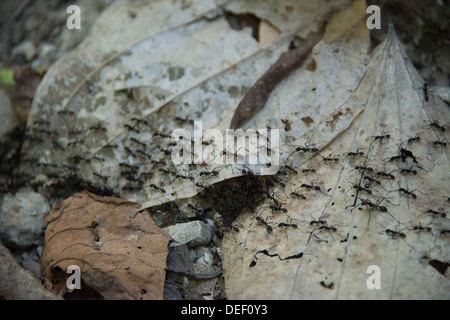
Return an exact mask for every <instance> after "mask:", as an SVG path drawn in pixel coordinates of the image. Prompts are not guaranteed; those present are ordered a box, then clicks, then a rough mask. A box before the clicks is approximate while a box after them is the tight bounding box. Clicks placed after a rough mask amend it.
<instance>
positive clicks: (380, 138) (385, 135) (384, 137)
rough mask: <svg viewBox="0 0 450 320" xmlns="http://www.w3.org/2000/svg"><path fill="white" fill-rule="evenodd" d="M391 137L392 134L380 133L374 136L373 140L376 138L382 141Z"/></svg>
mask: <svg viewBox="0 0 450 320" xmlns="http://www.w3.org/2000/svg"><path fill="white" fill-rule="evenodd" d="M390 137H391V135H390V134H383V135H380V136H375V137H374V138H373V140H374V141H376V140H380V141H382V140H383V139H389V138H390Z"/></svg>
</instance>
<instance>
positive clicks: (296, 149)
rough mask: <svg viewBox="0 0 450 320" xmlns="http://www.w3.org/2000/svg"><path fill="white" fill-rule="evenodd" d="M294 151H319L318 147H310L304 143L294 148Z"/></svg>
mask: <svg viewBox="0 0 450 320" xmlns="http://www.w3.org/2000/svg"><path fill="white" fill-rule="evenodd" d="M295 151H297V152H317V151H319V149H318V148H310V147H308V146H307V145H305V146H304V147H297V148H295Z"/></svg>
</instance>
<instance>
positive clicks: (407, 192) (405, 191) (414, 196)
mask: <svg viewBox="0 0 450 320" xmlns="http://www.w3.org/2000/svg"><path fill="white" fill-rule="evenodd" d="M398 191H399V192H403V193H404V194H406V195H408V196H411V197H413V198H414V199H416V198H417V195H416V194H415V193H413V191H414V190H413V191H408V190H406V189H405V188H400V189H398Z"/></svg>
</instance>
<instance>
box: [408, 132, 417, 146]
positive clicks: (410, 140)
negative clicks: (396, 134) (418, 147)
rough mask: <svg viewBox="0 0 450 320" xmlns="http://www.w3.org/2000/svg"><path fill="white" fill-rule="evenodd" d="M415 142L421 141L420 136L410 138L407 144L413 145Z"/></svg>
mask: <svg viewBox="0 0 450 320" xmlns="http://www.w3.org/2000/svg"><path fill="white" fill-rule="evenodd" d="M414 141H420V137H419V135H418V134H416V136H414V137H412V138H409V139H408V140H407V141H406V144H411V143H413V142H414Z"/></svg>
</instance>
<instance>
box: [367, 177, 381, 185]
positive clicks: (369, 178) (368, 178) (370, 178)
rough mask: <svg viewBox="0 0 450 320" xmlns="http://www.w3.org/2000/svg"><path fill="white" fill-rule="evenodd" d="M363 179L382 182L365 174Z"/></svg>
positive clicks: (377, 182)
mask: <svg viewBox="0 0 450 320" xmlns="http://www.w3.org/2000/svg"><path fill="white" fill-rule="evenodd" d="M363 179H364V180H368V181H369V182H375V183H376V184H381V181H380V180H377V179H374V178H372V177H371V176H364V177H363Z"/></svg>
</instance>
